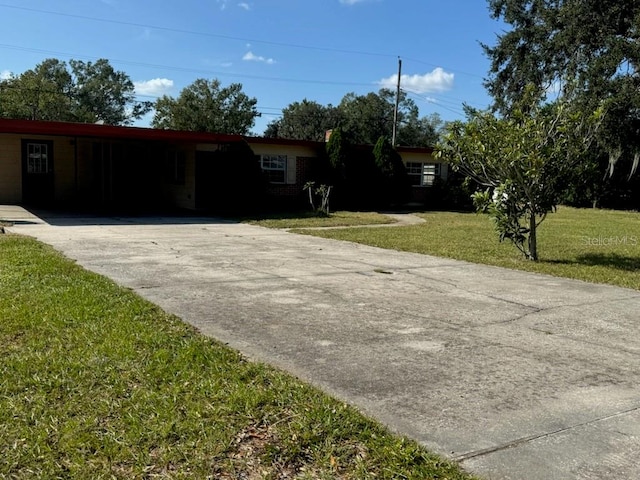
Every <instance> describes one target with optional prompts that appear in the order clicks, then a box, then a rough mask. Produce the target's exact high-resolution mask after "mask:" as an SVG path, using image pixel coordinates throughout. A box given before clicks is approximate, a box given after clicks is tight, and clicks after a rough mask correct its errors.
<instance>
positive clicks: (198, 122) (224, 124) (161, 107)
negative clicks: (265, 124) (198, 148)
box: [151, 78, 260, 135]
mask: <svg viewBox="0 0 640 480" xmlns="http://www.w3.org/2000/svg"><path fill="white" fill-rule="evenodd" d="M257 103H258V101H257V99H255V98H249V97H248V96H247V95H246V94H245V93H244V92H243V91H242V85H241V84H239V83H232V84H231V85H229V86H227V87H223V86H222V84H221V83H220V81H219V80H217V79H213V80H206V79H203V78H199V79H197V80H196V81H195V82H193V83H192V84H191V85H189V86H188V87H186V88H184V89H183V90H182V92H180V95H179V96H178V98H172V97H169V96H167V95H164V96H163V97H161V98H159V99H158V100H157V101H156V104H155V109H156V113H155V115H154V117H153V121H152V123H151V124H152V126H153V127H154V128H164V129H172V130H187V131H195V132H211V133H227V134H239V135H246V134H247V133H249V130H250V129H251V127H253V125H254V123H255V119H256V117H258V116H260V114H259V113H258V111H257V109H256V104H257Z"/></svg>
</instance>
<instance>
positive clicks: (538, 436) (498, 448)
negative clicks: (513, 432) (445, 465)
mask: <svg viewBox="0 0 640 480" xmlns="http://www.w3.org/2000/svg"><path fill="white" fill-rule="evenodd" d="M637 411H640V406H637V407H633V408H629V409H627V410H623V411H621V412H616V413H613V414H611V415H605V416H604V417H599V418H595V419H593V420H588V421H586V422H581V423H576V424H574V425H570V426H568V427H563V428H559V429H557V430H554V431H551V432H545V433H539V434H536V435H529V436H527V437H522V438H518V439H516V440H513V441H511V442H507V443H503V444H501V445H496V446H495V447H489V448H483V449H481V450H475V451H472V452H467V453H463V454H462V455H456V456H455V457H453V460H454V461H456V462H460V463H463V462H465V461H467V460H470V459H472V458H476V457H482V456H486V455H491V454H492V453H496V452H500V451H502V450H508V449H510V448H515V447H519V446H520V445H523V444H525V443H530V442H533V441H535V440H539V439H541V438H547V437H553V436H554V435H558V434H561V433H564V432H568V431H570V430H575V429H576V428H580V427H585V426H587V425H594V424H596V423H599V422H604V421H607V420H610V419H612V418H616V417H621V416H623V415H628V414H630V413H633V412H637Z"/></svg>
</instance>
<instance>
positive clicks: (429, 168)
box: [397, 147, 449, 204]
mask: <svg viewBox="0 0 640 480" xmlns="http://www.w3.org/2000/svg"><path fill="white" fill-rule="evenodd" d="M397 152H398V153H399V154H400V156H401V157H402V162H403V163H404V166H405V167H406V169H407V174H408V175H409V181H410V183H411V201H412V202H414V203H420V204H424V203H425V202H426V200H427V193H428V187H432V186H433V185H434V183H435V182H436V179H440V180H443V181H446V180H447V177H448V174H449V170H448V165H447V164H446V163H442V162H439V161H437V160H436V159H435V158H434V156H433V149H432V148H422V147H397Z"/></svg>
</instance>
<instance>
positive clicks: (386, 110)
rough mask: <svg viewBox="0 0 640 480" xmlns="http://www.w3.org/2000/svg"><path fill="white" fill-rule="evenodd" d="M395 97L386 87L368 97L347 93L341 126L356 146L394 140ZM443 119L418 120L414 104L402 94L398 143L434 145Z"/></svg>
mask: <svg viewBox="0 0 640 480" xmlns="http://www.w3.org/2000/svg"><path fill="white" fill-rule="evenodd" d="M395 97H396V94H395V93H394V92H393V91H391V90H389V89H386V88H383V89H381V90H380V91H378V93H373V92H370V93H368V94H366V95H356V94H355V93H348V94H346V95H345V96H344V97H343V98H342V101H341V102H340V104H339V105H338V110H339V112H340V118H341V120H342V123H341V124H340V125H341V127H342V129H343V130H344V132H345V135H346V136H347V137H348V138H349V141H350V142H352V143H355V144H364V145H375V143H376V142H377V141H378V139H379V138H380V137H382V136H385V137H389V138H391V136H392V133H393V116H394V115H393V112H394V109H395ZM440 124H441V120H440V118H439V117H438V116H437V115H435V116H430V117H423V118H420V117H419V112H418V107H417V106H416V104H415V102H414V101H413V100H411V99H410V98H408V97H407V94H406V93H405V92H401V93H400V103H399V107H398V134H397V137H396V143H397V144H398V145H406V146H413V147H430V146H433V145H434V144H435V143H436V141H437V138H438V133H437V131H438V128H439V127H440Z"/></svg>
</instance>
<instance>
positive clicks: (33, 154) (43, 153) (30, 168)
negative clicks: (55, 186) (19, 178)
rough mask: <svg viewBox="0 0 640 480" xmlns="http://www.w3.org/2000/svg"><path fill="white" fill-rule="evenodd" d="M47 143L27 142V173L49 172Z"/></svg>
mask: <svg viewBox="0 0 640 480" xmlns="http://www.w3.org/2000/svg"><path fill="white" fill-rule="evenodd" d="M49 172H50V170H49V145H47V144H46V143H27V173H33V174H47V173H49Z"/></svg>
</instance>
